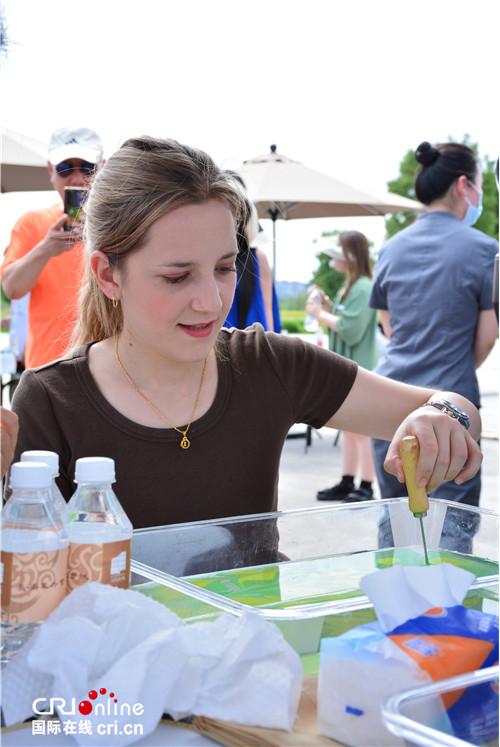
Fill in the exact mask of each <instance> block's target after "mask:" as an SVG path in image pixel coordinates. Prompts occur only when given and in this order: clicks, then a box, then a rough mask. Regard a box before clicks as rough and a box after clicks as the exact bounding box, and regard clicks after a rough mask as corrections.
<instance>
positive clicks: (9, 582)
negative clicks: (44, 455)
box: [0, 462, 68, 666]
mask: <svg viewBox="0 0 500 747" xmlns="http://www.w3.org/2000/svg"><path fill="white" fill-rule="evenodd" d="M51 484H52V475H51V471H50V467H49V466H48V465H47V464H43V463H41V462H16V463H15V464H13V465H12V467H11V471H10V488H11V490H12V494H11V497H10V498H9V500H8V501H7V502H6V503H5V505H4V506H3V508H2V514H1V519H0V535H1V537H0V538H1V548H2V549H1V553H0V559H1V566H0V569H1V581H2V666H4V665H5V664H6V663H7V662H8V661H9V659H10V658H11V657H12V656H13V655H14V654H15V652H16V651H17V650H18V649H19V648H20V647H21V646H22V645H23V643H24V642H25V641H26V640H27V639H28V638H29V636H30V635H32V633H33V632H34V631H35V630H36V629H37V628H38V626H39V625H40V623H41V622H42V621H43V620H45V619H46V618H47V617H48V615H49V614H50V613H51V612H52V610H53V609H55V608H56V607H57V606H58V604H59V603H60V602H61V601H62V600H63V599H64V597H65V596H66V578H67V562H68V537H67V535H66V532H65V530H64V526H63V524H62V521H61V518H60V516H59V513H58V512H57V510H56V509H55V507H54V505H53V501H52V497H51V495H50V488H51Z"/></svg>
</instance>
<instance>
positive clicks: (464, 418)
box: [420, 399, 470, 430]
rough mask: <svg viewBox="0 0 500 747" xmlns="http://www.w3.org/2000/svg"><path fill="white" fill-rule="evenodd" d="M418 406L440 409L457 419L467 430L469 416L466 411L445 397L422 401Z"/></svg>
mask: <svg viewBox="0 0 500 747" xmlns="http://www.w3.org/2000/svg"><path fill="white" fill-rule="evenodd" d="M420 407H435V408H436V410H440V411H441V412H444V413H446V415H449V416H450V418H453V419H454V420H458V422H459V423H460V425H463V427H464V428H466V429H467V430H469V427H470V418H469V416H468V415H467V413H466V412H464V411H463V410H461V409H460V408H459V407H457V406H456V405H453V404H452V403H451V402H448V400H447V399H435V400H432V402H424V404H423V405H420Z"/></svg>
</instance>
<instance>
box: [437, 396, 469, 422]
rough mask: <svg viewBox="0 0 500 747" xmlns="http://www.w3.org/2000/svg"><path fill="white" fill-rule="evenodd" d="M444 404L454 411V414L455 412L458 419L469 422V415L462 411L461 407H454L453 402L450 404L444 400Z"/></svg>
mask: <svg viewBox="0 0 500 747" xmlns="http://www.w3.org/2000/svg"><path fill="white" fill-rule="evenodd" d="M443 402H444V403H445V404H447V405H448V407H449V408H450V410H453V412H455V413H456V414H457V415H458V417H460V418H465V419H466V420H469V416H468V415H467V413H466V412H464V411H463V410H461V409H460V407H457V406H456V405H452V404H451V402H448V400H447V399H444V400H443Z"/></svg>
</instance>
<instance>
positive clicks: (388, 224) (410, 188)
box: [385, 150, 418, 239]
mask: <svg viewBox="0 0 500 747" xmlns="http://www.w3.org/2000/svg"><path fill="white" fill-rule="evenodd" d="M417 168H418V163H417V159H416V158H415V153H414V151H412V150H409V151H407V153H406V155H405V156H404V157H403V160H402V161H401V163H400V164H399V176H398V178H397V179H393V180H392V181H391V182H387V188H388V190H389V192H394V194H397V195H403V196H404V197H409V198H410V199H412V200H414V199H415V187H414V184H415V176H416V174H417ZM414 220H415V214H414V213H394V214H393V215H390V216H389V217H388V218H386V219H385V236H386V239H389V238H390V237H391V236H394V234H396V233H398V231H401V230H402V229H403V228H406V227H407V226H409V225H410V224H411V223H413V221H414Z"/></svg>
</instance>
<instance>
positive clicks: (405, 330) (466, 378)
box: [370, 142, 498, 506]
mask: <svg viewBox="0 0 500 747" xmlns="http://www.w3.org/2000/svg"><path fill="white" fill-rule="evenodd" d="M415 156H416V159H417V161H418V162H419V163H420V167H419V170H418V173H417V176H416V180H415V194H416V196H417V198H418V199H419V200H420V201H421V202H423V203H424V205H427V206H428V210H427V212H426V213H424V214H422V215H421V216H420V217H419V218H417V220H416V221H415V223H413V224H412V225H411V226H409V227H408V228H406V229H404V230H403V231H400V233H398V234H396V235H395V236H394V237H393V238H392V239H390V240H389V241H388V242H387V243H386V244H385V246H383V247H382V249H381V251H380V256H379V259H378V262H377V265H376V268H375V277H374V280H373V286H372V293H371V297H370V306H372V307H374V308H375V309H380V318H381V321H382V325H383V327H384V332H385V334H386V336H387V337H388V338H389V340H390V342H389V344H388V346H387V348H386V350H385V355H384V357H383V358H382V359H381V360H380V362H379V364H378V366H377V368H376V369H375V370H376V371H377V373H380V374H383V375H384V376H388V377H390V378H391V379H397V380H398V381H404V382H407V383H409V384H416V385H420V386H433V385H435V384H439V385H440V386H442V387H443V388H446V389H452V390H454V391H456V392H459V393H460V394H461V395H462V396H464V397H467V398H468V399H469V400H471V401H472V402H473V403H474V404H475V405H476V407H478V408H479V405H480V401H479V387H478V382H477V377H476V372H475V369H476V368H478V367H479V366H480V365H481V363H482V362H483V361H484V360H485V359H486V357H487V356H488V354H489V352H490V351H491V349H492V348H493V345H494V344H495V340H496V337H497V334H498V323H497V319H496V315H495V312H494V309H493V292H492V286H493V267H494V261H495V255H496V253H497V252H498V243H497V242H496V241H495V240H494V239H492V238H491V237H489V236H486V235H485V234H484V233H482V232H481V231H477V230H476V229H474V228H471V225H472V224H473V223H475V222H476V220H477V219H478V217H479V215H480V213H481V199H482V181H483V177H482V174H481V170H480V166H479V163H478V160H477V156H476V154H475V153H474V151H473V150H471V149H470V148H468V147H467V146H466V145H462V144H460V143H443V144H440V145H437V146H435V147H434V146H432V145H430V143H428V142H423V143H421V144H420V145H419V147H418V148H417V150H416V153H415ZM388 445H389V444H388V443H387V442H386V441H380V440H377V441H374V442H373V451H374V457H375V459H374V461H375V467H376V471H377V478H378V481H379V485H380V490H381V493H382V496H383V497H385V498H391V497H393V496H397V495H402V494H403V493H402V492H401V485H400V484H399V483H398V482H397V481H396V480H394V479H392V477H391V475H388V474H387V473H386V472H385V470H384V468H383V464H384V460H385V454H386V451H387V447H388ZM480 490H481V481H480V473H479V472H478V473H477V475H476V476H475V477H474V479H472V480H470V481H468V482H467V483H464V484H462V485H456V484H454V483H453V482H448V483H443V484H442V485H441V486H440V487H439V489H438V490H437V491H436V492H435V493H434V494H433V496H434V497H441V498H444V499H446V500H454V501H460V502H462V503H466V504H468V505H475V506H477V505H478V503H479V496H480Z"/></svg>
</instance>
